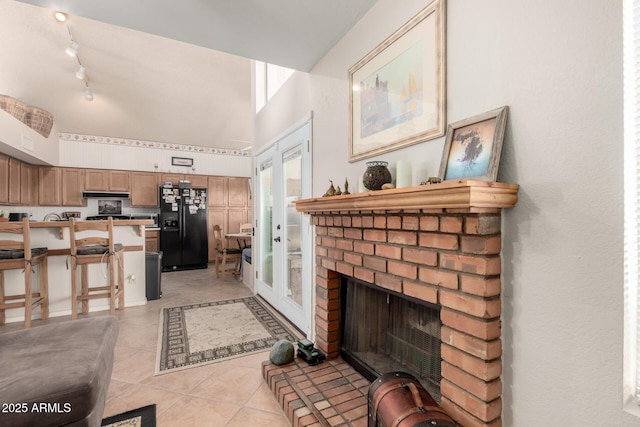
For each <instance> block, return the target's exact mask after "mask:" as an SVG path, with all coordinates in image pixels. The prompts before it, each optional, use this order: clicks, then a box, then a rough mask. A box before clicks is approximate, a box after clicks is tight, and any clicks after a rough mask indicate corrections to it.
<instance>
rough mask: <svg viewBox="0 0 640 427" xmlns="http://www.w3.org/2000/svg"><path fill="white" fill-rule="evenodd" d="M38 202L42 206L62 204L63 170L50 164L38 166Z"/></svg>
mask: <svg viewBox="0 0 640 427" xmlns="http://www.w3.org/2000/svg"><path fill="white" fill-rule="evenodd" d="M38 180H39V181H40V184H39V186H38V204H40V206H60V205H61V204H62V197H61V195H60V188H61V185H62V170H61V169H60V168H54V167H49V166H43V167H39V168H38Z"/></svg>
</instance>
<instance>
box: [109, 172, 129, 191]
mask: <svg viewBox="0 0 640 427" xmlns="http://www.w3.org/2000/svg"><path fill="white" fill-rule="evenodd" d="M130 176H131V173H130V172H128V171H109V191H129V190H131V185H130V179H129V178H130Z"/></svg>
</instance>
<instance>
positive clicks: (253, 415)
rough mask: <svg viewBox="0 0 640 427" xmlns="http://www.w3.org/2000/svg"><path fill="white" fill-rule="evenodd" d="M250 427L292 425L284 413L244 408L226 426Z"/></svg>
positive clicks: (288, 426) (283, 426)
mask: <svg viewBox="0 0 640 427" xmlns="http://www.w3.org/2000/svg"><path fill="white" fill-rule="evenodd" d="M248 426H256V427H257V426H265V427H266V426H268V427H290V426H291V424H290V423H289V421H288V420H287V417H285V415H284V414H283V413H280V414H272V413H271V412H264V411H260V410H258V409H253V408H247V407H244V408H242V409H241V410H240V411H239V412H238V413H237V414H236V416H234V417H233V419H232V420H231V421H230V422H229V423H228V424H226V427H248Z"/></svg>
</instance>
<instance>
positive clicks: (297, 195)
mask: <svg viewBox="0 0 640 427" xmlns="http://www.w3.org/2000/svg"><path fill="white" fill-rule="evenodd" d="M282 172H283V174H284V176H283V178H284V179H283V182H284V193H285V212H286V217H285V218H284V221H285V227H284V230H285V233H286V236H285V248H286V249H285V253H286V266H285V268H284V271H285V274H286V277H285V278H284V279H285V282H286V292H285V293H284V294H285V297H286V298H288V299H290V301H291V302H292V303H293V304H295V305H297V306H298V307H300V308H301V307H302V241H301V237H302V214H301V213H300V212H298V211H296V206H295V204H294V203H293V202H294V201H296V200H300V199H301V195H302V186H301V184H302V147H301V146H299V145H298V146H297V147H294V148H293V149H292V150H289V151H287V152H286V153H284V154H283V156H282Z"/></svg>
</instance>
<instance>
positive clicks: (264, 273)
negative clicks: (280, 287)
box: [254, 152, 275, 305]
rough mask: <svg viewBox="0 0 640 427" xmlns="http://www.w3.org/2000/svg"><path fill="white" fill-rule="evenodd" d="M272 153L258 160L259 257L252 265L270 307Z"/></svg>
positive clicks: (273, 299)
mask: <svg viewBox="0 0 640 427" xmlns="http://www.w3.org/2000/svg"><path fill="white" fill-rule="evenodd" d="M271 156H272V153H270V152H269V153H266V155H264V156H261V158H259V159H258V164H259V166H258V170H259V172H258V174H259V175H258V179H259V183H258V188H259V194H258V203H257V205H258V209H259V215H258V216H257V217H258V224H257V225H258V227H257V228H258V239H257V240H258V245H259V252H258V253H259V255H260V256H259V257H257V258H256V259H255V261H254V263H256V264H258V263H259V264H258V265H259V268H258V269H256V271H257V272H258V276H257V277H256V279H257V283H258V292H259V293H260V294H261V295H262V296H263V297H264V298H265V299H266V300H267V301H269V303H271V304H272V305H273V304H274V302H275V295H274V292H273V240H272V238H271V236H272V226H273V196H274V188H273V184H274V182H273V159H272V157H271Z"/></svg>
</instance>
